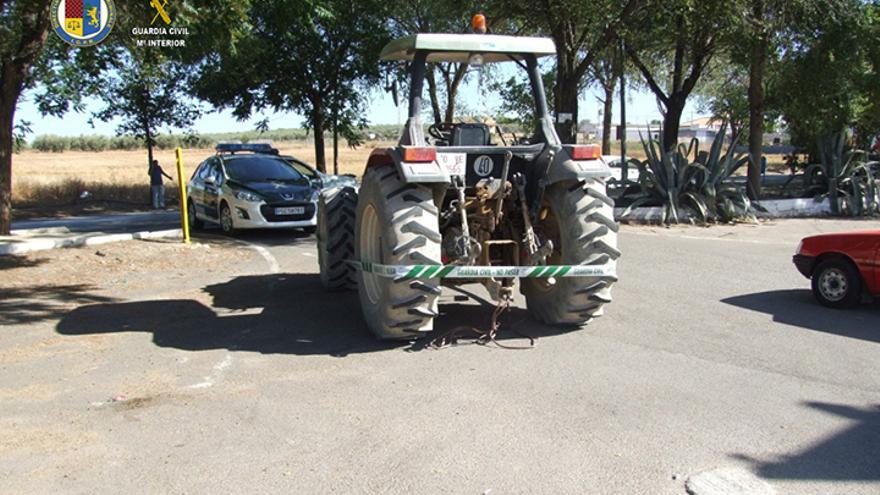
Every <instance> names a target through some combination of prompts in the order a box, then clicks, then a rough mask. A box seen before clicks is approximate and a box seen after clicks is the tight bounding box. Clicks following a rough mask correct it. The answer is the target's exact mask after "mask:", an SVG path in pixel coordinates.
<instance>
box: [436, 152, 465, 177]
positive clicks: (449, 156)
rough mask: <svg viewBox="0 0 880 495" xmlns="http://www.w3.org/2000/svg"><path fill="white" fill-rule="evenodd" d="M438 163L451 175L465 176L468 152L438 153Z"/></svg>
mask: <svg viewBox="0 0 880 495" xmlns="http://www.w3.org/2000/svg"><path fill="white" fill-rule="evenodd" d="M437 163H438V164H440V166H441V167H443V169H444V170H446V173H448V174H449V175H451V176H452V175H457V176H459V177H464V170H465V165H466V164H467V153H437Z"/></svg>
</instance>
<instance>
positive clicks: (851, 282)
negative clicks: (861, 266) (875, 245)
mask: <svg viewBox="0 0 880 495" xmlns="http://www.w3.org/2000/svg"><path fill="white" fill-rule="evenodd" d="M812 286H813V295H814V296H815V297H816V300H818V301H819V303H820V304H822V305H823V306H828V307H829V308H838V309H839V308H851V307H853V306H856V305H857V304H859V300H860V299H861V295H862V277H861V275H859V272H858V270H856V267H854V266H853V265H852V263H850V262H849V261H847V260H842V259H831V260H826V261H823V262H821V263H819V265H818V266H816V268H815V269H814V270H813V276H812Z"/></svg>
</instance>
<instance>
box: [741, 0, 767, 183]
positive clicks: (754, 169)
mask: <svg viewBox="0 0 880 495" xmlns="http://www.w3.org/2000/svg"><path fill="white" fill-rule="evenodd" d="M752 9H753V11H752V14H753V15H754V16H755V19H763V18H764V0H754V2H753V4H752ZM758 29H761V28H758ZM767 43H768V42H767V36H766V34H765V33H764V32H763V31H762V32H760V33H759V34H758V35H757V36H756V37H755V39H754V40H753V41H752V53H751V57H750V60H751V63H750V64H749V157H750V160H749V181H748V184H749V186H748V187H747V188H746V191H747V193H748V195H749V198H751V199H758V198H760V197H761V164H762V154H763V147H764V69H765V67H766V65H767Z"/></svg>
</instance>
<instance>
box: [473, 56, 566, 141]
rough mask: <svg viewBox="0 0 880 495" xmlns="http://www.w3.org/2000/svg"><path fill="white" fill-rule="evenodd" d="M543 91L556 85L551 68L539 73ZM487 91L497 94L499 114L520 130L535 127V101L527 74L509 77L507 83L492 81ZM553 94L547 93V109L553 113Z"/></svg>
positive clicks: (554, 75)
mask: <svg viewBox="0 0 880 495" xmlns="http://www.w3.org/2000/svg"><path fill="white" fill-rule="evenodd" d="M541 77H542V79H543V83H544V88H545V90H549V89H550V88H553V87H554V86H555V85H556V69H555V68H551V69H550V70H548V71H546V72H542V73H541ZM488 89H489V91H492V92H495V93H497V94H498V97H499V98H498V99H499V100H500V101H501V105H500V107H499V108H498V111H499V113H501V114H502V115H504V116H506V117H508V119H509V121H512V122H515V123H516V124H518V126H519V127H520V128H522V129H528V130H532V129H535V128H536V126H537V122H536V120H537V119H536V118H535V99H534V97H533V96H532V85H531V83H530V82H529V79H528V75H527V74H521V75H517V76H511V77H510V78H509V79H508V80H507V81H498V80H493V81H491V82H490V83H489V86H488ZM554 96H555V95H554V92H553V91H547V108H548V109H549V110H550V112H551V113H553V108H554V107H553V104H554V100H555V98H554Z"/></svg>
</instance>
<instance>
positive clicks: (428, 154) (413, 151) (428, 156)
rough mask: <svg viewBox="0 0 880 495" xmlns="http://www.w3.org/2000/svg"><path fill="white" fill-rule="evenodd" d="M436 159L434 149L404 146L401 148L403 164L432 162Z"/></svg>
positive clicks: (435, 150)
mask: <svg viewBox="0 0 880 495" xmlns="http://www.w3.org/2000/svg"><path fill="white" fill-rule="evenodd" d="M436 159H437V149H436V148H416V147H408V146H405V147H404V148H403V161H405V162H415V163H424V162H433V161H434V160H436Z"/></svg>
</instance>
